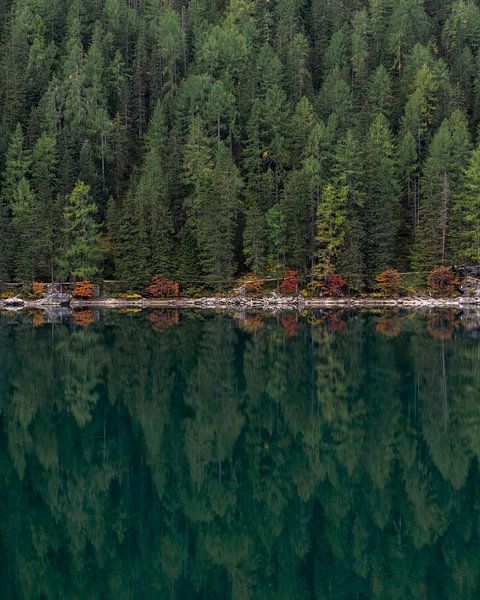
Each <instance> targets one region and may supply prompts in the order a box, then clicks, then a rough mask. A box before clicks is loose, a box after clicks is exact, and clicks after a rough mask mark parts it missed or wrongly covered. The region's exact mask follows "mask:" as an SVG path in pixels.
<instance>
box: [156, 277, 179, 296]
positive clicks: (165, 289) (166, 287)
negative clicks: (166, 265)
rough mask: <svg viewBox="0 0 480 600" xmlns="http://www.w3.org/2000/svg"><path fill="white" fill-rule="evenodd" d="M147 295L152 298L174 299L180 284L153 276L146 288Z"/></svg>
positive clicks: (166, 278)
mask: <svg viewBox="0 0 480 600" xmlns="http://www.w3.org/2000/svg"><path fill="white" fill-rule="evenodd" d="M148 293H149V294H150V296H153V297H154V298H175V297H177V296H178V295H179V293H180V284H179V283H178V281H172V280H171V279H169V278H168V277H162V276H161V275H154V276H153V278H152V283H151V284H150V285H149V286H148Z"/></svg>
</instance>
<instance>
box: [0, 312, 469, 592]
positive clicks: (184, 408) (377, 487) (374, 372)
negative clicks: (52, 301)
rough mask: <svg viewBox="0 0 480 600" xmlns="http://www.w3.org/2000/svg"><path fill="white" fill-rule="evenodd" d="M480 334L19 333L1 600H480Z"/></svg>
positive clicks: (447, 327)
mask: <svg viewBox="0 0 480 600" xmlns="http://www.w3.org/2000/svg"><path fill="white" fill-rule="evenodd" d="M479 340H480V318H479V317H475V315H468V314H459V313H456V312H448V311H447V312H435V313H429V314H426V313H424V314H418V313H417V314H407V313H403V314H402V313H392V312H378V313H366V312H353V313H345V312H324V313H311V314H309V315H304V316H300V317H297V316H295V315H293V314H285V315H284V316H265V315H261V314H249V315H243V316H236V317H235V316H229V315H213V314H209V313H198V312H184V313H183V312H182V313H179V312H176V311H170V312H168V311H153V312H150V313H148V312H146V313H138V314H137V313H125V314H119V313H116V314H115V313H111V312H110V313H104V314H103V315H98V314H96V313H95V312H92V311H82V312H78V313H75V314H74V316H73V318H70V319H67V321H65V322H64V323H60V324H59V323H57V324H49V323H48V322H45V318H44V316H43V315H42V314H41V313H34V314H31V315H28V314H21V315H13V316H4V317H3V318H2V319H1V320H0V365H1V367H0V388H1V392H0V419H1V429H0V445H1V450H0V460H1V468H0V557H1V560H0V597H1V598H2V599H3V598H6V599H17V598H19V599H24V598H25V599H28V600H31V599H40V598H42V599H48V600H50V599H60V598H61V599H68V600H70V599H72V600H74V599H82V600H83V599H90V598H91V599H96V598H99V599H110V598H112V599H113V598H115V599H137V598H138V599H142V600H143V599H149V598H160V599H170V598H171V599H177V598H178V599H184V598H185V599H187V600H196V599H199V600H200V599H202V600H207V599H221V600H223V599H225V600H229V599H230V598H232V599H236V600H237V599H238V600H240V599H259V600H270V599H271V600H297V599H298V600H303V599H345V600H350V599H370V598H375V599H377V598H378V599H382V600H385V599H399V600H404V599H406V600H410V599H416V598H422V599H423V598H426V599H435V600H438V599H444V598H445V599H446V598H448V599H456V600H457V599H461V600H463V599H469V598H472V599H474V598H475V599H478V598H479V597H480V577H479V575H480V537H479V534H480V478H479V463H478V459H479V456H480V343H479Z"/></svg>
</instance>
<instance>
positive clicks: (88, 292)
mask: <svg viewBox="0 0 480 600" xmlns="http://www.w3.org/2000/svg"><path fill="white" fill-rule="evenodd" d="M94 294H95V285H94V284H93V283H91V282H90V281H77V282H76V283H75V285H74V287H73V292H72V296H73V297H74V298H81V299H83V300H88V299H89V298H93V296H94Z"/></svg>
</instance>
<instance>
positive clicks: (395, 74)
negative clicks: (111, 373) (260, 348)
mask: <svg viewBox="0 0 480 600" xmlns="http://www.w3.org/2000/svg"><path fill="white" fill-rule="evenodd" d="M3 4H4V5H2V15H3V16H4V19H3V20H2V23H1V24H0V35H1V39H2V48H1V49H0V73H1V77H0V100H1V102H0V181H1V189H0V201H1V202H0V279H2V280H5V279H9V278H16V277H19V276H20V271H22V270H24V269H23V267H22V269H20V268H19V264H20V263H22V264H26V263H28V262H31V261H32V260H33V262H34V263H35V264H33V266H31V267H28V269H27V270H29V271H32V269H33V271H34V272H35V274H36V276H37V277H39V278H40V279H42V280H46V279H57V278H58V277H59V276H60V275H61V272H60V269H59V268H58V265H59V262H62V260H61V254H62V252H63V250H62V249H63V248H64V247H65V244H66V240H64V239H62V237H63V231H64V224H63V222H62V221H63V209H64V205H65V198H67V197H68V196H70V194H71V193H72V190H73V189H74V187H75V185H76V182H77V181H82V182H83V183H84V184H85V185H87V186H89V188H90V192H89V193H90V196H91V198H92V200H93V202H94V204H95V206H96V208H97V214H96V216H95V218H94V222H95V223H96V224H98V225H99V227H100V229H99V231H107V230H108V238H105V239H104V240H103V246H104V248H105V251H106V254H105V257H104V258H105V260H104V261H103V264H102V269H103V271H104V274H105V276H106V277H108V278H116V279H118V280H120V283H121V285H122V286H125V289H127V288H128V289H134V290H141V289H144V288H145V286H146V285H147V284H148V282H149V281H150V279H151V277H152V275H153V274H155V273H163V274H165V275H168V276H169V277H172V278H174V279H181V280H182V281H187V280H189V279H190V280H194V279H195V280H199V281H200V282H202V281H203V282H204V281H205V280H206V279H208V280H209V281H214V280H215V281H217V280H223V281H228V280H231V279H232V278H234V277H235V276H236V274H237V273H238V274H241V273H242V272H244V271H247V270H252V271H254V272H255V273H264V272H266V271H268V270H271V269H273V270H276V271H277V272H280V271H281V270H282V268H283V267H284V266H285V265H286V264H288V265H290V266H292V267H295V268H297V269H299V270H300V271H302V272H311V271H312V268H313V267H314V265H315V262H316V252H317V242H316V239H315V237H316V232H317V231H318V228H319V227H320V228H322V227H323V224H322V223H319V222H318V219H319V213H318V207H319V204H320V203H321V198H322V193H323V190H324V188H325V186H326V185H327V184H328V183H330V184H331V185H333V186H334V188H335V189H336V190H337V191H338V190H340V189H341V188H344V187H345V188H347V189H348V194H347V197H346V199H345V219H344V220H343V223H342V224H341V225H338V224H337V225H335V226H334V228H336V229H337V230H338V235H339V236H340V237H341V238H342V243H341V244H339V246H338V248H337V249H336V250H335V260H334V262H335V271H336V272H338V273H339V274H341V275H342V276H343V277H345V278H346V279H347V281H348V283H349V286H350V287H351V289H354V290H357V291H362V290H363V289H364V288H365V287H367V288H370V289H373V287H374V286H375V276H376V275H377V274H378V273H379V272H382V271H384V270H385V269H387V268H389V267H393V266H398V268H401V269H402V270H406V271H408V270H412V269H414V270H425V269H427V270H429V269H430V268H432V267H433V266H434V265H436V264H440V263H442V262H445V261H446V262H449V261H450V262H452V261H474V260H475V258H474V256H475V254H474V253H472V252H471V251H468V250H465V247H466V246H471V245H472V243H473V242H472V241H471V236H472V235H474V233H472V223H473V222H474V220H475V218H476V217H475V209H474V208H472V210H470V209H469V207H470V206H473V205H474V200H473V197H472V198H471V199H470V200H469V201H468V206H467V204H466V203H467V200H466V198H467V196H468V194H469V192H468V190H467V189H466V188H465V189H464V187H463V186H468V185H471V184H470V183H466V182H467V180H469V178H467V179H465V180H464V179H463V170H464V165H465V163H466V162H467V161H468V159H469V156H470V140H474V139H476V135H477V132H478V127H479V123H480V99H479V98H480V77H479V75H478V73H479V72H480V70H479V64H480V9H479V7H478V5H477V4H476V3H475V2H471V1H466V0H445V2H440V1H439V0H429V1H428V2H423V1H422V0H399V1H398V2H393V0H374V1H373V0H372V1H371V2H367V3H365V2H363V3H362V2H360V3H359V2H358V1H354V0H347V1H346V2H344V3H343V4H339V3H338V2H335V1H334V0H325V1H324V2H322V0H305V2H303V3H302V2H299V0H278V1H277V2H257V3H255V2H251V1H250V0H245V1H244V0H231V1H230V2H216V1H214V0H205V2H202V1H201V0H193V1H192V2H190V3H188V7H186V6H185V7H183V5H182V3H176V4H175V3H171V2H167V1H163V0H145V2H139V1H138V0H135V1H132V2H122V1H120V0H98V2H93V0H66V1H65V2H63V3H62V2H60V1H59V0H52V2H46V0H35V1H34V0H24V1H23V2H20V1H19V0H15V1H11V0H8V1H6V2H4V3H3ZM469 177H470V176H469ZM22 179H25V181H26V182H27V183H28V186H29V188H30V193H31V195H32V196H31V201H29V202H28V203H26V202H25V195H26V196H28V197H29V193H28V192H27V188H26V186H25V184H24V183H23V184H22V191H21V194H22V197H23V200H22V201H21V202H20V204H19V203H18V201H17V205H18V206H20V205H21V204H23V205H24V206H26V205H27V204H29V205H31V206H32V207H33V206H35V207H36V208H35V211H38V216H37V215H35V218H34V217H33V214H31V216H30V217H29V218H28V219H27V218H26V217H25V218H24V219H23V217H22V219H23V221H22V222H23V223H24V225H22V227H23V231H24V233H22V234H20V229H21V227H20V217H19V211H18V210H17V213H16V216H14V211H13V204H14V196H15V194H17V195H18V193H19V192H18V189H17V188H18V186H19V184H20V182H21V181H22ZM447 189H448V192H447ZM462 198H464V199H463V200H462ZM442 199H443V200H442ZM445 199H447V200H445ZM17 200H18V198H17ZM18 206H17V209H18ZM20 212H21V211H20ZM470 213H471V217H469V216H468V214H470ZM33 220H37V221H38V223H40V224H41V226H40V230H39V231H38V237H37V236H35V239H34V237H33V236H32V235H30V236H28V235H27V234H26V233H25V232H26V231H27V230H28V229H31V230H32V231H33V229H35V227H36V225H35V226H34V224H33ZM27 221H29V222H30V227H28V226H27ZM324 221H325V219H324ZM332 226H333V225H332ZM32 228H33V229H32ZM464 230H465V232H466V233H465V236H467V237H464V235H463V231H464ZM469 232H470V233H469ZM20 235H22V236H23V237H22V241H21V243H17V241H20V238H18V240H17V236H20ZM469 236H470V237H469ZM468 240H470V241H468ZM30 244H31V246H32V248H31V249H30V248H27V246H29V245H30ZM27 254H28V255H29V256H30V258H29V259H28V260H27V259H26V258H25V257H26V255H27ZM21 255H22V256H21ZM34 256H35V257H36V258H35V259H33V258H32V257H34ZM93 262H96V263H97V266H96V267H95V268H94V270H98V268H99V266H100V262H101V261H99V260H97V259H95V261H93ZM329 268H330V267H329ZM67 271H68V269H67ZM23 276H24V275H22V277H23Z"/></svg>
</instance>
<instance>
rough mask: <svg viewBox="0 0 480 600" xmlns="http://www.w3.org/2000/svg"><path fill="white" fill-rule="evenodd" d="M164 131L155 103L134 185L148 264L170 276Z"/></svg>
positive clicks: (170, 222)
mask: <svg viewBox="0 0 480 600" xmlns="http://www.w3.org/2000/svg"><path fill="white" fill-rule="evenodd" d="M166 137H167V132H166V127H165V120H164V114H163V109H162V106H161V104H160V103H157V106H156V108H155V111H154V113H153V115H152V118H151V120H150V124H149V129H148V134H147V144H146V146H147V147H146V155H145V159H144V163H143V167H142V170H141V172H140V177H139V181H138V186H137V191H136V195H137V199H136V203H137V206H138V205H140V204H141V205H143V209H142V212H143V213H144V215H145V219H146V224H147V226H148V237H149V245H150V263H151V268H152V270H153V272H154V273H156V274H159V275H170V276H171V275H172V274H173V271H174V264H173V263H174V258H173V233H174V227H173V217H172V213H171V208H170V195H169V189H168V180H167V176H166V173H165V171H164V164H165V161H166V143H167V140H166Z"/></svg>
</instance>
